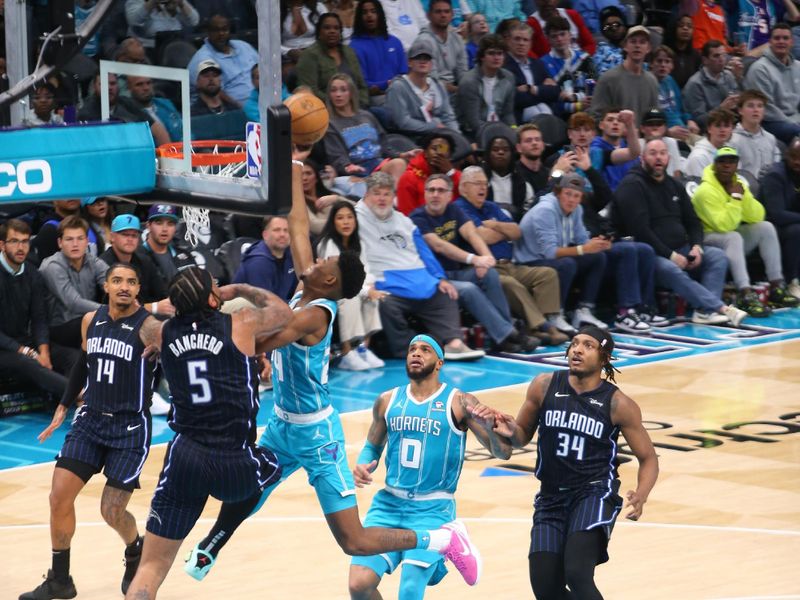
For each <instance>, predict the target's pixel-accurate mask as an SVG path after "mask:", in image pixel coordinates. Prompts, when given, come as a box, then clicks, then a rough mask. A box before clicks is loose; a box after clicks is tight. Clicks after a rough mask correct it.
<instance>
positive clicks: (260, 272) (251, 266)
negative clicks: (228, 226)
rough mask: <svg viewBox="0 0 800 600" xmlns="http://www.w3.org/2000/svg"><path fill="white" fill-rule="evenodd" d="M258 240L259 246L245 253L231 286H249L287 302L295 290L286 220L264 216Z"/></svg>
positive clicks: (255, 245)
mask: <svg viewBox="0 0 800 600" xmlns="http://www.w3.org/2000/svg"><path fill="white" fill-rule="evenodd" d="M261 238H262V240H263V241H262V243H261V244H253V245H252V246H250V248H248V249H247V252H245V254H244V256H243V257H242V262H241V264H240V265H239V270H238V271H236V275H235V276H234V278H233V283H249V284H250V285H254V286H256V287H260V288H262V289H265V290H268V291H270V292H272V293H273V294H275V295H276V296H278V297H280V298H283V299H284V300H289V299H290V298H291V297H292V294H294V290H295V288H296V287H297V275H296V274H295V272H294V262H293V261H292V251H291V249H290V248H289V221H287V220H286V217H279V216H274V217H273V216H269V217H266V218H265V219H264V228H263V230H262V231H261Z"/></svg>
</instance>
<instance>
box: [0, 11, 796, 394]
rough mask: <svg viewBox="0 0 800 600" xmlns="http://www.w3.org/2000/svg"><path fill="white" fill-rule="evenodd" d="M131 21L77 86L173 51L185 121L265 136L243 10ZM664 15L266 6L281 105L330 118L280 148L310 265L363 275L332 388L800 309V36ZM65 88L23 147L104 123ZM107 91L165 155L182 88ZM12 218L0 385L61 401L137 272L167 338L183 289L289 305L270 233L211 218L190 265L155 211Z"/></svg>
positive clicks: (116, 21)
mask: <svg viewBox="0 0 800 600" xmlns="http://www.w3.org/2000/svg"><path fill="white" fill-rule="evenodd" d="M120 4H122V5H123V8H122V9H121V12H120V10H119V9H117V13H118V14H117V15H116V16H115V15H112V16H111V17H110V18H109V19H107V21H106V23H105V24H104V25H103V27H102V28H101V30H100V31H99V32H98V35H97V36H96V38H97V39H96V40H93V43H92V44H87V46H86V48H84V54H85V55H86V56H87V57H90V60H92V61H95V60H97V59H101V58H113V59H115V60H118V61H122V62H133V63H141V64H147V63H150V64H170V65H171V66H175V65H174V64H172V62H171V61H172V60H173V59H175V56H174V55H172V54H170V43H172V42H174V41H175V40H179V41H181V42H182V43H183V44H184V45H185V44H193V46H192V53H193V55H192V56H188V57H186V60H185V61H184V64H183V65H181V66H183V67H185V68H187V69H188V71H189V76H190V77H189V78H190V83H191V88H192V90H191V93H192V103H191V112H192V117H194V118H198V119H199V118H213V117H214V116H215V115H216V116H219V115H223V114H230V113H235V112H237V111H243V114H246V115H247V118H249V119H250V120H257V119H258V118H259V114H260V111H262V110H263V108H264V107H263V103H260V102H259V97H258V82H259V73H258V64H257V63H258V51H257V49H256V47H255V45H256V43H257V36H255V35H254V31H255V29H256V15H255V13H254V12H253V8H252V6H251V3H249V2H244V1H242V2H236V1H235V0H230V1H227V2H217V3H213V4H210V3H209V4H206V3H200V2H196V3H193V2H192V0H167V1H158V0H146V1H144V2H142V1H141V0H128V1H127V2H125V3H120ZM673 4H674V5H675V6H674V8H673V11H672V14H671V16H670V19H669V20H668V21H667V22H661V23H658V24H655V23H651V22H650V21H649V19H648V10H647V9H648V7H649V5H650V3H648V2H639V3H636V2H633V3H632V2H624V3H623V2H619V1H616V0H602V1H599V0H594V1H592V0H581V1H578V0H573V1H572V2H556V1H555V0H535V1H532V0H494V1H488V0H487V1H482V0H452V1H451V0H360V1H356V0H331V1H329V2H317V1H315V0H280V15H281V28H280V29H281V51H282V69H283V71H282V81H283V84H284V90H285V91H284V96H285V94H287V93H291V92H293V91H294V90H295V89H297V88H299V87H302V88H303V89H305V90H307V91H310V92H311V93H313V94H316V95H317V96H319V97H320V98H321V99H322V100H324V101H325V102H326V104H327V107H328V111H329V114H330V118H331V124H330V127H329V130H328V132H327V134H326V135H325V137H324V138H323V140H322V141H320V142H319V143H317V144H315V145H314V147H313V148H298V149H296V153H297V156H298V157H299V158H301V159H302V160H304V161H305V168H304V171H303V191H304V194H305V196H306V202H307V205H308V210H309V216H310V219H311V223H312V234H313V237H314V240H313V241H314V247H315V249H316V251H317V253H318V255H319V256H320V257H322V258H326V257H330V256H335V255H336V254H337V253H339V252H341V251H342V250H343V249H351V250H356V251H359V252H360V253H361V256H362V261H363V262H364V263H365V265H366V268H367V272H368V277H367V279H366V281H365V284H364V289H363V290H362V293H361V294H359V295H358V296H357V297H356V298H353V299H352V300H349V301H347V302H346V303H343V305H342V307H341V312H340V317H339V324H338V329H337V330H338V336H339V342H340V347H341V354H342V360H341V362H340V363H338V364H339V365H340V367H341V368H344V369H351V370H362V369H369V368H375V367H378V366H382V364H383V361H382V360H381V359H380V358H378V356H377V354H382V355H383V356H385V357H394V356H402V355H403V354H404V352H405V349H406V347H407V344H408V341H409V339H410V338H411V336H412V335H413V333H414V330H415V329H418V328H424V329H427V330H428V331H430V332H431V333H432V334H433V335H435V336H436V337H438V338H439V339H440V340H441V341H442V344H443V347H444V349H445V352H446V355H447V357H448V358H450V359H470V358H476V357H479V356H482V355H483V349H484V347H486V348H491V349H493V350H495V351H498V352H511V353H518V352H530V351H532V350H534V349H535V348H536V347H537V346H539V345H558V344H561V343H563V342H564V341H566V340H567V339H568V338H569V336H571V335H573V334H574V333H575V331H576V329H577V328H579V327H580V326H581V325H583V324H593V325H597V326H599V327H603V328H606V327H609V326H612V327H616V328H618V329H619V330H622V331H627V332H631V333H638V334H647V333H648V332H650V331H651V329H652V328H654V327H661V326H664V325H667V324H669V322H670V321H669V319H668V318H669V317H672V316H674V315H673V314H668V313H670V309H669V308H668V307H667V305H666V304H665V303H664V302H663V301H659V299H658V298H659V297H660V298H663V297H664V293H663V292H667V293H672V294H674V295H677V296H680V297H681V298H683V299H684V300H685V301H686V302H687V303H688V305H689V306H690V307H691V308H692V309H693V312H692V313H690V314H689V315H687V316H688V317H689V318H691V319H692V320H693V321H694V322H696V323H702V324H725V325H729V326H738V325H739V324H740V323H741V321H742V319H744V318H745V317H748V316H749V317H763V316H766V315H768V314H770V312H771V310H772V309H774V308H776V307H794V306H797V305H798V302H799V301H800V281H798V276H800V235H799V233H800V191H798V190H800V138H798V137H797V136H798V135H799V134H800V62H798V61H797V59H796V58H795V53H797V52H800V48H797V47H794V37H793V36H794V35H795V32H796V30H795V29H794V27H795V24H796V23H800V14H799V13H798V11H797V10H796V9H795V8H794V5H793V3H791V2H775V1H773V0H765V2H763V3H762V4H764V5H765V7H766V8H765V12H764V13H763V14H764V15H765V17H764V20H763V23H762V22H759V27H755V26H754V25H753V23H752V16H753V15H751V14H750V13H748V12H747V10H748V9H747V8H746V7H745V6H744V5H745V4H747V5H750V4H752V3H741V2H738V3H737V2H735V1H723V2H708V1H698V0H682V1H681V2H676V3H673ZM790 5H791V6H790ZM80 7H81V13H80V14H81V15H83V18H85V15H86V13H87V11H88V12H90V11H91V9H92V3H91V2H81V3H80ZM637 8H638V9H637ZM798 27H800V25H798ZM173 48H174V47H173ZM184 48H185V46H184ZM262 76H263V74H262ZM68 80H69V78H68V77H66V76H62V75H58V76H54V77H53V78H51V80H48V81H46V82H41V83H40V84H38V85H37V86H36V88H35V89H34V91H33V93H32V96H31V110H30V114H29V115H28V118H27V121H26V124H27V125H29V126H57V125H59V124H60V123H61V122H62V121H63V120H64V118H63V117H64V115H65V114H67V112H68V111H65V110H64V109H65V107H69V106H75V107H77V115H78V119H79V120H81V121H91V120H98V119H99V118H100V106H99V85H100V81H99V77H98V76H95V77H94V79H89V80H87V81H85V82H84V84H83V87H81V85H78V86H75V87H71V86H68V85H66V84H65V82H66V81H68ZM108 85H109V97H110V103H111V116H112V118H114V119H117V120H122V121H142V122H148V123H149V124H150V127H151V131H152V134H153V137H154V140H155V143H156V144H157V145H158V144H162V143H166V142H169V141H170V140H173V141H174V140H178V139H180V137H181V135H182V130H181V127H182V122H181V115H180V112H179V110H178V109H177V108H176V107H177V106H181V104H180V102H179V100H180V98H179V97H178V96H176V95H175V94H176V91H175V90H174V89H172V88H169V87H168V86H163V85H161V82H158V81H155V80H153V79H151V78H148V77H132V76H128V77H122V76H120V77H117V76H116V75H113V74H112V75H110V77H109V81H108ZM19 217H20V218H17V219H11V220H8V221H7V222H6V223H5V225H3V226H2V227H0V238H2V239H0V250H2V253H1V254H0V275H2V277H0V299H2V302H4V303H5V302H12V301H13V302H16V300H13V299H15V298H23V299H24V298H34V297H35V298H36V301H35V302H33V301H25V305H24V306H22V307H19V310H18V311H17V312H13V316H11V317H8V318H5V317H4V319H3V320H2V321H0V367H2V368H7V367H9V366H10V367H11V368H16V365H18V364H23V365H24V368H22V367H21V368H18V369H17V371H18V373H19V374H20V376H24V377H27V378H29V379H31V380H32V381H36V382H37V384H38V385H40V386H41V387H42V388H45V389H47V390H49V391H57V390H58V389H59V387H60V386H63V383H64V382H63V378H62V377H61V375H58V372H61V373H63V372H64V368H65V365H68V364H69V362H70V360H69V357H70V351H69V349H70V348H73V349H74V348H76V345H77V343H78V340H79V339H80V336H79V329H78V325H79V323H80V317H81V315H82V314H83V313H84V312H85V311H87V310H91V309H93V308H94V307H96V306H97V304H98V303H99V302H102V292H101V283H102V278H103V273H104V272H105V269H107V267H108V265H109V264H111V263H113V262H129V263H132V264H134V265H136V266H137V268H138V269H139V270H140V271H141V272H142V277H143V286H142V298H141V299H140V300H141V301H142V302H143V303H145V305H146V306H147V307H148V309H149V310H151V312H153V313H155V314H157V315H170V314H171V313H172V307H171V306H170V305H169V302H168V301H167V300H165V299H164V296H165V292H164V284H165V282H167V281H169V279H170V278H171V277H172V276H173V275H174V274H175V273H177V272H178V271H179V270H180V269H182V268H184V267H185V266H187V265H191V264H200V265H202V266H205V267H206V268H208V269H210V270H211V269H212V268H214V269H217V270H218V273H215V276H217V275H218V274H219V276H220V277H219V278H221V279H224V280H227V281H236V282H247V283H251V284H253V285H258V286H261V287H264V288H267V289H270V290H271V291H273V292H275V293H276V294H278V295H280V296H281V297H284V298H289V297H290V296H291V294H292V292H293V289H294V287H295V284H296V274H295V273H294V267H293V264H292V257H291V252H290V250H289V237H288V236H289V233H288V232H289V230H288V225H287V222H286V219H285V218H284V217H282V216H280V215H271V216H267V217H266V218H265V219H264V220H263V222H261V221H260V220H258V221H253V220H250V221H247V220H246V219H237V218H230V217H228V218H227V219H226V218H224V216H223V215H216V216H215V215H213V214H212V228H217V229H219V231H217V232H216V235H212V236H210V238H209V239H213V240H214V242H213V243H211V242H203V243H201V245H200V247H199V248H197V249H192V248H189V247H187V246H186V245H185V244H183V243H182V240H181V238H180V236H179V235H178V230H179V229H180V227H182V223H181V222H180V217H179V213H178V210H176V208H175V207H174V206H170V205H166V204H157V205H154V206H153V207H152V208H150V209H149V210H147V211H142V210H141V209H139V210H136V209H134V208H133V207H132V206H131V205H127V204H125V203H122V204H114V203H111V202H109V200H108V199H105V198H85V199H83V200H82V201H81V200H76V199H64V200H59V201H55V202H53V205H52V212H50V213H48V214H43V213H42V210H41V208H39V209H38V210H33V211H30V212H29V213H26V214H24V215H19ZM143 221H146V224H145V225H144V226H142V222H143ZM220 223H222V224H221V225H220ZM222 241H224V242H225V244H222V246H220V242H222ZM231 244H234V245H236V248H237V252H231V248H230V245H231ZM28 249H30V253H29V252H28ZM751 255H752V256H751ZM750 258H754V259H756V260H749V259H750ZM220 261H222V262H225V261H227V262H225V264H224V265H222V267H220ZM37 269H38V270H37ZM762 280H763V281H764V283H763V284H761V283H759V282H760V281H762ZM728 281H730V282H732V285H730V286H728V289H727V290H726V282H728ZM43 290H46V292H43ZM42 298H45V299H46V302H42ZM7 299H8V300H7ZM43 320H44V322H43ZM462 326H464V328H465V330H468V331H469V332H470V333H469V334H468V335H465V334H464V331H463V330H462ZM381 331H382V332H383V334H382V335H379V333H380V332H381ZM482 332H485V340H484V339H483V337H484V336H483V335H482ZM378 339H382V340H384V344H383V347H382V348H381V347H380V345H379V344H376V340H378ZM471 346H472V347H471ZM54 348H58V349H59V351H58V360H56V357H55V352H54V350H53V349H54ZM18 355H19V356H18ZM21 361H22V362H21ZM25 361H28V362H25ZM42 369H45V370H48V372H52V374H49V375H48V376H44V377H42V376H40V373H41V372H42Z"/></svg>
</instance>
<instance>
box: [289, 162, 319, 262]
mask: <svg viewBox="0 0 800 600" xmlns="http://www.w3.org/2000/svg"><path fill="white" fill-rule="evenodd" d="M310 236H311V230H310V226H309V223H308V209H307V208H306V197H305V194H304V193H303V163H301V162H300V161H299V160H293V161H292V209H291V210H290V211H289V238H290V239H289V243H290V246H291V249H292V260H293V261H294V271H295V273H297V275H298V276H299V275H300V274H301V273H304V272H305V271H306V269H308V267H310V266H311V265H312V264H313V263H314V254H313V252H312V251H311V237H310Z"/></svg>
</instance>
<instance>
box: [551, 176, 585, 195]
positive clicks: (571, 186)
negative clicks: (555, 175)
mask: <svg viewBox="0 0 800 600" xmlns="http://www.w3.org/2000/svg"><path fill="white" fill-rule="evenodd" d="M557 185H558V187H559V188H560V189H562V190H564V189H568V190H576V191H578V192H585V191H586V181H585V180H584V178H583V177H581V176H580V175H578V174H577V173H567V174H566V175H564V176H563V177H562V178H561V180H560V181H559V182H558V184H557Z"/></svg>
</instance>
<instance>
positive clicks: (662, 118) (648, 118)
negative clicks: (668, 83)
mask: <svg viewBox="0 0 800 600" xmlns="http://www.w3.org/2000/svg"><path fill="white" fill-rule="evenodd" d="M666 122H667V115H665V114H664V113H663V111H661V110H659V109H657V108H651V109H650V110H648V111H647V112H646V113H644V116H643V117H642V125H654V124H656V123H662V124H663V123H666Z"/></svg>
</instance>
